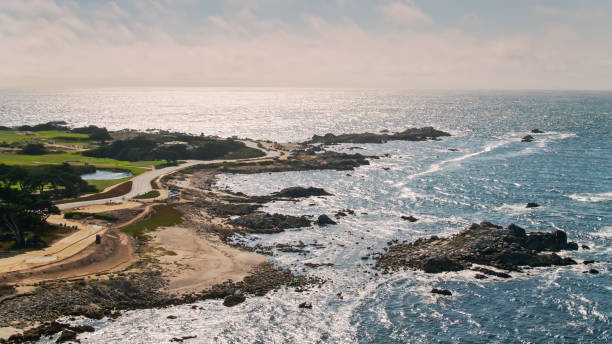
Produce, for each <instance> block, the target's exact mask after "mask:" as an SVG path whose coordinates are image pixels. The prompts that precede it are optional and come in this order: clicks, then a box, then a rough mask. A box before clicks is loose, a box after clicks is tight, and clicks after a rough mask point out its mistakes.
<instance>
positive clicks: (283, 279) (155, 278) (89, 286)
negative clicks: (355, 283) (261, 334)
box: [0, 263, 323, 343]
mask: <svg viewBox="0 0 612 344" xmlns="http://www.w3.org/2000/svg"><path fill="white" fill-rule="evenodd" d="M149 269H152V270H149ZM160 276H161V271H160V268H159V266H156V265H155V264H152V265H149V266H148V269H146V270H143V271H141V272H135V273H127V274H124V273H118V274H115V275H113V276H109V278H108V279H104V280H102V279H101V280H77V281H57V282H50V283H44V284H41V285H39V286H38V288H37V289H36V290H35V291H34V292H32V293H29V294H25V295H20V296H17V297H14V298H11V299H5V300H4V301H2V307H0V319H2V320H1V322H0V326H15V327H24V326H27V325H31V324H32V323H42V325H40V326H37V327H35V328H32V329H29V330H26V331H24V333H23V334H16V335H13V336H11V337H9V338H7V339H5V340H0V343H23V342H31V341H36V340H38V339H40V338H41V336H50V335H53V334H55V333H57V332H60V331H62V330H65V329H66V328H67V327H68V326H67V325H61V326H58V325H57V322H55V319H57V318H58V317H60V316H84V317H87V318H91V319H102V318H104V317H109V318H116V317H118V316H120V315H121V311H125V310H134V309H147V308H162V307H168V306H173V305H180V304H189V303H194V302H197V301H202V300H208V299H223V298H226V297H229V296H232V295H235V294H236V293H237V292H240V293H242V294H248V295H254V296H263V295H265V294H266V293H267V292H269V291H271V290H274V289H277V288H280V287H281V286H288V287H294V288H300V289H304V290H306V289H308V288H309V287H312V286H316V285H319V284H321V283H323V281H321V280H319V279H316V278H312V277H305V276H297V275H294V274H293V273H292V272H291V271H289V270H284V269H278V268H275V267H274V266H272V265H271V264H269V263H265V264H262V265H260V266H258V267H257V268H256V269H255V270H254V271H253V272H252V274H251V275H250V276H247V277H246V278H245V279H244V280H243V281H240V282H232V281H227V282H225V283H222V284H218V285H215V286H213V287H212V288H210V289H208V290H203V291H201V292H199V293H192V294H187V295H181V296H176V295H170V294H168V293H166V292H164V291H163V290H164V287H165V285H166V282H165V281H164V280H163V279H162V278H161V277H160ZM68 329H69V330H70V328H68ZM72 331H74V329H72Z"/></svg>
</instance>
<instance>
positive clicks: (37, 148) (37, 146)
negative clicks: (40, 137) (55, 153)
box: [19, 143, 47, 155]
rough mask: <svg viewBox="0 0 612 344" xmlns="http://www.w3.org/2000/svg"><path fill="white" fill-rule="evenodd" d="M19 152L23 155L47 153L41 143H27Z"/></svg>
mask: <svg viewBox="0 0 612 344" xmlns="http://www.w3.org/2000/svg"><path fill="white" fill-rule="evenodd" d="M19 153H20V154H25V155H43V154H47V150H46V149H45V145H43V144H42V143H28V144H27V145H26V146H25V147H23V148H22V149H21V151H19Z"/></svg>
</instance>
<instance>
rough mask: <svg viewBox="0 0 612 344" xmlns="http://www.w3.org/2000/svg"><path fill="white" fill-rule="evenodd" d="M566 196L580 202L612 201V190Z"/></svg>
mask: <svg viewBox="0 0 612 344" xmlns="http://www.w3.org/2000/svg"><path fill="white" fill-rule="evenodd" d="M566 197H569V198H571V199H573V200H576V201H579V202H608V201H612V192H602V193H584V194H572V195H566Z"/></svg>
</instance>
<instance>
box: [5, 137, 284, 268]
mask: <svg viewBox="0 0 612 344" xmlns="http://www.w3.org/2000/svg"><path fill="white" fill-rule="evenodd" d="M242 142H244V143H245V144H246V145H247V146H248V147H251V148H256V149H260V150H262V149H261V148H260V147H257V143H255V142H252V141H242ZM263 151H264V152H265V153H266V155H265V156H263V157H258V158H249V159H233V160H230V159H226V160H189V161H187V162H186V163H184V164H181V165H178V166H170V167H165V168H162V169H158V170H151V171H147V172H144V173H142V174H140V175H138V176H136V177H134V178H132V179H131V180H132V190H131V191H130V192H129V193H127V194H126V195H124V196H119V197H112V198H105V199H99V200H92V201H83V202H72V203H64V204H59V205H57V206H58V208H59V209H61V210H65V209H71V208H75V207H86V206H93V205H104V204H106V203H109V202H110V203H121V204H114V205H108V206H99V207H100V208H101V209H96V210H97V211H98V212H103V211H108V210H109V209H110V210H114V209H118V208H123V207H128V208H131V207H133V206H134V205H132V203H135V202H130V201H129V200H130V199H131V198H133V197H135V196H138V195H141V194H144V193H147V192H149V191H151V190H152V189H153V188H152V187H151V181H153V180H155V179H157V178H159V177H161V176H164V175H167V174H169V173H172V172H176V171H178V170H181V169H185V168H188V167H191V166H195V165H203V164H215V163H221V162H230V161H245V160H258V159H264V158H274V157H278V156H280V153H279V152H278V151H273V150H263ZM107 207H108V209H107ZM144 213H146V212H143V213H141V215H140V216H142V215H143V214H144ZM140 216H139V217H140ZM134 220H137V218H134V219H132V220H131V221H128V222H130V223H131V222H133V221H134ZM48 221H49V223H51V224H55V225H57V224H66V225H68V226H77V227H78V228H79V230H78V231H76V232H75V233H73V234H71V235H69V236H66V237H65V238H62V239H60V240H58V241H56V242H54V243H52V244H51V245H50V246H49V247H46V248H44V249H42V250H33V251H28V252H24V253H21V254H18V255H15V256H12V257H7V258H2V259H0V273H8V272H15V271H22V270H26V269H32V268H38V267H41V266H44V265H48V264H56V263H57V262H60V261H62V260H65V259H68V258H70V257H72V256H74V255H75V254H77V253H79V252H81V251H82V250H84V249H85V248H87V247H88V246H90V245H91V244H92V243H93V241H94V240H95V235H96V234H100V235H102V234H104V233H106V231H107V230H108V229H109V228H107V227H97V226H96V227H93V226H88V225H85V224H83V223H78V222H74V221H70V220H66V219H64V218H62V217H61V215H52V216H50V217H49V219H48ZM126 224H127V223H124V224H122V225H126Z"/></svg>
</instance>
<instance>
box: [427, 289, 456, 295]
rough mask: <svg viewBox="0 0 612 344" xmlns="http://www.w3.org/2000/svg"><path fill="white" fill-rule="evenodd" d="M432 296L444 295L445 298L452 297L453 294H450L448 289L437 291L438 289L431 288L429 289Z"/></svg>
mask: <svg viewBox="0 0 612 344" xmlns="http://www.w3.org/2000/svg"><path fill="white" fill-rule="evenodd" d="M430 293H432V294H439V295H445V296H452V295H453V293H451V291H450V290H448V289H438V288H433V289H431V292H430Z"/></svg>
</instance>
